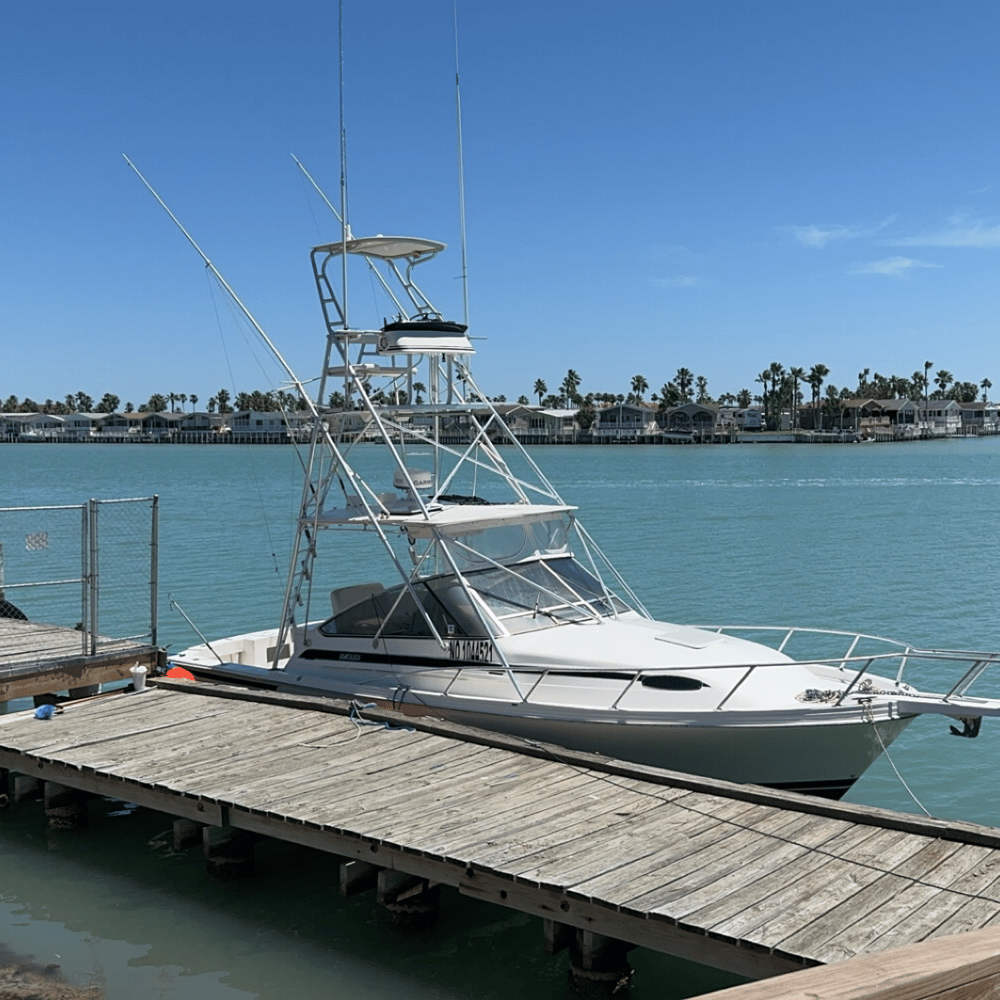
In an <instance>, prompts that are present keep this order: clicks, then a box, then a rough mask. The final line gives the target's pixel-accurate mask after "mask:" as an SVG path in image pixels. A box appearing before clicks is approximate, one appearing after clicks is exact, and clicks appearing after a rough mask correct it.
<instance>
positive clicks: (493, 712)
mask: <svg viewBox="0 0 1000 1000" xmlns="http://www.w3.org/2000/svg"><path fill="white" fill-rule="evenodd" d="M345 237H346V238H345V239H343V240H341V241H340V242H336V243H330V244H326V245H323V246H318V247H316V248H315V249H314V250H313V251H312V262H313V273H314V276H315V280H316V285H317V288H318V291H319V297H320V302H321V304H322V309H323V314H324V318H325V321H326V352H325V358H324V361H323V368H322V372H321V374H320V376H319V379H318V382H317V386H318V391H317V392H316V393H315V395H314V396H313V397H312V399H311V400H310V401H309V402H308V405H309V407H310V409H312V410H313V413H314V423H315V426H314V433H313V437H312V441H311V445H310V448H309V452H308V457H307V458H306V459H305V476H304V480H305V481H304V489H303V493H302V502H301V509H300V513H299V517H298V532H297V536H296V542H295V545H294V551H293V554H292V559H291V569H290V572H289V579H288V585H287V590H286V596H285V602H284V610H283V613H282V616H281V619H280V622H279V624H278V626H277V627H276V628H274V629H272V630H269V631H261V632H253V633H250V634H246V635H238V636H233V637H231V638H225V639H218V640H213V641H211V642H204V643H203V644H201V645H198V646H194V647H192V648H190V649H187V650H184V651H183V652H180V653H177V654H174V655H173V656H172V657H171V662H172V664H174V665H177V666H182V667H185V668H187V669H188V670H190V671H192V672H193V673H194V674H195V675H196V676H200V677H205V676H208V677H213V678H217V679H225V680H227V681H236V682H240V683H245V684H253V685H257V686H263V687H267V688H273V689H277V690H280V691H295V692H309V693H312V694H320V695H335V696H342V697H346V698H353V699H359V700H361V701H362V702H365V703H367V702H375V703H377V704H384V705H390V706H393V707H396V708H400V709H402V710H403V711H405V712H409V713H422V714H433V715H436V716H441V717H444V718H447V719H450V720H453V721H457V722H463V723H468V724H470V725H474V726H479V727H483V728H486V729H491V730H497V731H501V732H504V733H509V734H515V735H518V736H521V737H524V738H525V739H530V740H539V741H545V742H549V743H555V744H559V745H561V746H565V747H571V748H575V749H582V750H588V751H595V752H598V753H601V754H605V755H608V756H612V757H618V758H623V759H626V760H631V761H637V762H640V763H643V764H650V765H656V766H661V767H666V768H671V769H674V770H678V771H684V772H690V773H695V774H700V775H708V776H713V777H718V778H725V779H729V780H733V781H739V782H755V783H758V784H764V785H770V786H775V787H779V788H787V789H794V790H798V791H804V792H811V793H815V794H819V795H825V796H829V797H834V798H836V797H839V796H841V795H843V793H844V792H846V791H847V790H848V789H849V788H850V787H851V784H852V783H853V782H854V781H855V780H856V779H857V778H858V777H859V776H860V775H861V774H862V773H863V772H864V771H865V769H866V768H867V767H868V766H869V765H870V764H871V763H872V762H873V761H874V760H875V759H876V758H877V757H878V756H879V755H880V754H881V753H882V752H883V751H884V749H885V748H886V747H888V745H889V744H890V743H892V741H893V740H894V739H896V737H897V736H899V734H900V733H901V732H902V731H903V730H904V729H905V728H906V726H907V725H908V724H909V723H910V722H911V721H912V720H913V719H914V718H915V717H916V716H917V715H919V714H921V713H936V714H941V715H945V716H950V717H952V718H953V719H956V720H959V722H958V725H957V727H956V726H952V732H953V733H956V734H957V735H963V736H975V735H976V734H977V733H978V731H979V726H980V722H981V720H982V717H983V716H987V715H992V716H995V715H998V714H1000V700H996V699H992V698H978V697H973V696H972V695H971V694H970V693H969V691H970V687H971V686H972V684H973V682H975V681H976V680H977V679H978V678H980V676H981V675H982V674H983V672H984V670H985V669H986V668H987V667H988V666H989V665H990V664H993V663H995V662H996V661H997V659H998V658H1000V657H998V655H997V654H980V653H966V652H946V651H927V650H917V649H913V648H911V647H910V646H908V645H907V644H905V643H900V642H895V641H892V640H886V639H881V638H878V637H875V636H868V635H861V634H847V633H843V632H824V631H816V630H807V629H798V628H781V629H768V628H756V629H754V628H736V627H733V628H727V627H712V628H708V627H703V628H694V627H690V626H686V625H677V624H673V623H670V622H663V621H656V620H654V619H653V618H652V617H651V616H650V615H649V614H648V613H647V612H646V610H645V609H644V608H643V606H642V604H641V603H640V601H639V599H638V598H637V597H636V595H635V594H634V593H633V591H632V590H631V589H630V588H629V587H628V585H627V584H626V583H625V581H624V580H622V579H621V577H620V576H619V575H618V574H617V573H616V572H615V570H614V569H613V568H612V566H611V565H610V563H609V562H608V560H607V559H606V558H605V557H604V556H603V555H602V553H601V552H600V550H599V549H598V548H597V546H596V545H595V543H594V542H593V541H592V539H591V538H590V536H589V535H588V534H587V533H586V531H585V530H584V528H583V527H582V525H581V524H580V522H579V521H578V520H577V518H576V516H575V508H574V507H572V506H570V505H569V504H568V503H566V502H565V501H564V500H563V499H562V497H561V496H560V495H559V493H558V492H557V491H556V489H555V488H554V487H553V486H552V484H551V483H549V482H548V481H547V480H546V478H545V477H544V475H543V474H542V473H541V471H540V470H539V469H538V467H537V466H536V464H535V462H534V461H533V460H532V458H531V456H530V455H529V454H528V453H527V452H526V451H525V449H524V448H522V447H521V445H520V444H519V443H518V441H517V439H516V438H515V437H514V435H513V434H512V433H511V430H510V428H509V427H508V426H507V424H506V423H505V422H504V419H503V418H502V417H501V415H500V414H499V413H498V412H497V410H496V408H495V407H494V406H493V405H492V404H491V403H490V402H489V401H488V400H487V397H486V396H485V394H484V393H482V392H481V391H480V390H479V388H478V387H477V385H476V383H475V381H474V379H473V377H472V372H471V369H470V359H471V357H472V355H473V353H474V351H473V346H472V343H471V341H470V339H469V336H468V332H467V329H466V327H465V325H464V324H461V323H453V322H449V321H447V320H445V319H444V317H443V316H442V314H441V313H440V312H439V311H438V310H437V309H435V308H434V306H433V305H432V304H431V302H430V300H429V299H428V298H427V297H426V296H425V295H424V293H423V292H422V291H421V290H420V289H419V288H418V287H417V285H416V284H415V282H414V280H413V269H414V268H415V267H416V265H418V264H421V263H423V262H425V261H427V260H429V259H430V258H433V257H434V256H436V255H437V254H438V253H439V252H440V251H441V250H443V249H444V245H443V244H441V243H437V242H434V241H432V240H426V239H416V238H410V237H394V236H373V237H369V238H362V239H354V238H351V237H350V236H349V234H346V233H345ZM189 238H190V237H189ZM199 252H200V251H199ZM345 255H347V256H348V257H351V258H362V259H363V260H364V261H366V262H367V264H368V265H369V267H370V268H371V269H372V272H373V273H374V274H376V275H378V281H377V286H378V287H379V288H380V289H381V290H382V291H384V292H385V293H386V295H387V296H388V298H387V302H388V309H387V312H390V313H391V314H393V315H394V318H393V319H392V320H391V321H389V322H385V323H384V324H383V325H382V326H381V328H378V329H354V328H352V327H351V326H350V325H349V322H348V317H347V307H346V292H345V289H346V287H347V283H348V281H347V274H348V264H347V261H346V259H345ZM206 260H207V258H206ZM226 287H227V289H228V286H226ZM335 289H337V291H335ZM237 301H238V300H237ZM268 343H270V342H268ZM279 359H280V356H279ZM282 363H283V362H282ZM296 384H297V385H298V386H299V387H300V389H301V388H302V385H301V383H298V382H297V381H296ZM303 391H304V390H303ZM331 393H339V394H340V396H339V397H337V398H338V399H339V400H340V401H341V404H342V405H340V406H338V408H336V409H331V408H329V407H324V405H323V401H325V400H328V398H329V394H331ZM372 442H378V444H379V445H381V446H382V447H380V448H376V447H375V446H374V445H373V443H372ZM373 451H377V452H378V457H379V458H380V459H381V463H380V464H381V468H382V471H381V473H380V474H378V475H377V476H372V475H370V474H369V475H368V476H367V477H363V476H362V475H361V474H360V473H359V471H358V468H357V467H358V465H359V456H364V458H363V460H361V461H360V464H362V465H364V464H366V463H368V462H370V459H371V456H372V452H373ZM345 532H347V533H351V534H358V533H360V534H361V535H362V536H367V537H368V538H369V539H370V542H371V546H372V548H373V549H376V550H379V551H380V552H382V553H383V554H384V556H385V557H387V558H386V559H385V561H384V572H378V573H376V572H374V571H369V572H370V577H371V578H370V579H362V580H358V581H347V580H338V581H337V583H338V584H339V585H338V586H336V587H335V588H334V589H332V590H330V589H329V588H328V587H324V588H323V589H322V592H321V593H320V592H318V587H319V584H318V583H317V581H318V580H319V579H320V577H321V573H319V572H318V568H319V564H318V563H317V560H318V559H319V558H320V550H321V548H322V543H323V542H324V541H325V540H326V539H327V537H329V536H331V535H332V536H338V535H341V536H342V535H343V533H345ZM317 604H319V605H321V606H322V607H324V608H328V611H326V612H322V611H321V612H320V613H319V614H318V615H317V614H316V613H315V612H312V613H310V610H309V609H310V608H315V607H316V606H317ZM313 617H315V619H316V620H311V619H312V618H313ZM945 668H947V670H948V671H949V674H948V676H949V677H950V679H949V680H948V682H947V685H946V693H943V694H927V693H922V692H921V691H918V690H916V689H915V688H914V687H912V686H911V685H910V684H909V683H907V681H905V680H904V677H903V675H904V672H907V673H908V675H909V676H910V677H914V676H915V677H916V678H918V679H923V678H928V677H929V678H931V683H934V684H941V683H942V681H941V680H940V678H941V677H942V676H944V673H943V671H944V669H945ZM914 671H916V673H914Z"/></svg>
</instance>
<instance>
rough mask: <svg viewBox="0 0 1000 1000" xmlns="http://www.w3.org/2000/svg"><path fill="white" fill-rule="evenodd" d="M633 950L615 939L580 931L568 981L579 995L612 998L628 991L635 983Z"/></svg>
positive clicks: (571, 951) (575, 944)
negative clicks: (631, 960)
mask: <svg viewBox="0 0 1000 1000" xmlns="http://www.w3.org/2000/svg"><path fill="white" fill-rule="evenodd" d="M632 947H633V946H632V945H630V944H627V943H626V942H624V941H617V940H615V938H610V937H605V936H604V935H603V934H595V933H594V932H593V931H585V930H577V932H576V941H575V943H574V944H573V946H572V948H571V949H570V963H569V979H570V983H571V984H572V985H573V987H574V988H575V989H577V990H579V991H580V992H586V993H590V994H592V995H602V996H611V995H613V994H618V993H622V992H623V991H625V990H627V989H628V987H629V983H630V982H631V981H632V972H633V969H632V966H630V965H629V964H628V958H627V955H628V951H629V949H630V948H632Z"/></svg>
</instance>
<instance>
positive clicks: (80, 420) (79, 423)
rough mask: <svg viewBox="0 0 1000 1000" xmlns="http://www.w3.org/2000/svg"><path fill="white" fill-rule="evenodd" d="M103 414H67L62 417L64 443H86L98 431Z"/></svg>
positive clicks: (104, 415)
mask: <svg viewBox="0 0 1000 1000" xmlns="http://www.w3.org/2000/svg"><path fill="white" fill-rule="evenodd" d="M106 416H107V414H105V413H67V414H66V415H65V416H64V417H63V431H62V436H63V438H64V439H65V440H66V441H87V440H89V439H90V438H92V437H94V435H96V434H97V433H98V432H99V431H100V429H101V424H102V423H103V421H104V418H105V417H106Z"/></svg>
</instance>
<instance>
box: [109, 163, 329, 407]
mask: <svg viewBox="0 0 1000 1000" xmlns="http://www.w3.org/2000/svg"><path fill="white" fill-rule="evenodd" d="M122 156H123V157H124V159H125V162H126V163H127V164H128V165H129V166H130V167H131V168H132V169H133V170H134V171H135V175H136V176H137V177H138V178H139V180H141V181H142V183H143V184H144V185H145V186H146V190H147V191H149V193H150V194H151V195H152V196H153V197H154V198H155V199H156V200H157V201H158V202H159V203H160V207H161V208H162V209H163V211H164V212H166V213H167V215H169V216H170V219H171V221H172V222H173V224H174V225H175V226H176V227H177V228H178V229H179V230H180V231H181V232H182V233H183V234H184V238H185V239H186V240H187V241H188V243H190V244H191V246H193V247H194V248H195V250H196V251H197V253H198V256H199V257H201V259H202V260H203V261H204V262H205V266H206V267H207V268H208V269H209V271H211V272H212V276H213V277H214V278H215V280H216V281H218V283H219V284H220V285H221V286H222V287H223V288H224V289H225V291H226V294H228V295H229V297H230V298H231V299H232V300H233V302H235V303H236V305H237V307H238V308H239V310H240V312H242V313H243V315H244V316H245V317H246V318H247V321H248V322H249V323H250V324H251V325H252V326H253V328H254V330H255V331H256V332H257V336H258V337H260V339H261V340H263V341H264V344H265V345H266V346H267V349H268V350H269V351H270V352H271V353H272V354H273V355H274V357H275V359H276V360H277V361H278V364H280V365H281V367H282V368H283V369H284V370H285V374H287V375H288V378H289V381H290V382H291V383H292V384H293V385H294V386H295V388H296V389H297V390H298V392H299V395H300V396H301V397H302V399H303V400H304V401H305V403H306V405H307V407H308V409H309V411H310V413H312V415H313V416H314V417H315V418H316V419H319V411H318V410H317V409H316V406H315V404H314V403H313V401H312V399H311V398H310V396H309V393H307V392H306V387H305V386H304V385H303V384H302V382H301V381H300V380H299V377H298V375H296V374H295V372H294V371H293V370H292V367H291V365H289V364H288V362H287V361H286V360H285V359H284V358H283V357H282V356H281V352H280V351H279V350H278V348H277V347H275V346H274V344H273V343H272V341H271V338H270V337H269V336H268V335H267V334H266V333H265V332H264V328H263V327H262V326H261V325H260V323H258V322H257V320H255V319H254V317H253V314H252V313H251V312H250V310H249V309H247V307H246V306H245V305H244V304H243V303H242V302H241V301H240V297H239V296H238V295H237V294H236V292H234V291H233V289H232V288H231V287H230V285H229V282H228V281H226V279H225V278H223V277H222V274H221V272H220V271H219V269H218V268H217V267H216V266H215V265H214V264H213V263H212V262H211V261H210V260H209V259H208V255H207V254H206V253H205V251H204V250H202V248H201V247H200V246H198V244H197V243H196V242H195V240H194V237H193V236H192V235H191V234H190V233H189V232H188V231H187V230H186V229H185V228H184V227H183V226H182V225H181V222H180V219H178V218H177V216H176V215H174V213H173V212H171V211H170V208H169V207H168V206H167V203H166V202H165V201H164V200H163V199H162V198H161V197H160V196H159V195H158V194H157V193H156V191H155V189H154V188H153V186H152V184H150V183H149V181H147V180H146V178H145V177H143V176H142V174H141V173H140V172H139V168H138V167H137V166H136V165H135V164H134V163H133V162H132V161H131V160H130V159H129V158H128V157H127V156H125V154H124V153H122Z"/></svg>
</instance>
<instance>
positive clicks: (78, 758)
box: [0, 681, 1000, 978]
mask: <svg viewBox="0 0 1000 1000" xmlns="http://www.w3.org/2000/svg"><path fill="white" fill-rule="evenodd" d="M156 684H157V686H156V687H155V688H153V689H152V690H147V691H145V692H141V693H129V694H121V695H114V696H109V697H106V698H100V699H92V700H89V701H87V702H80V703H75V704H74V703H69V704H68V705H67V706H66V708H65V711H64V712H63V714H61V715H56V716H55V717H53V718H52V719H51V720H49V721H39V720H36V719H34V718H33V717H32V716H31V715H30V714H29V713H20V714H17V715H9V716H6V717H0V768H7V769H10V770H11V771H14V772H18V773H21V774H23V775H27V776H28V777H33V778H38V779H41V780H43V781H45V782H55V783H58V784H61V785H64V786H68V787H70V788H78V789H82V790H84V791H87V792H93V793H96V794H102V795H109V796H113V797H115V798H120V799H123V800H126V801H131V802H135V803H137V804H138V805H141V806H147V807H150V808H154V809H158V810H160V811H163V812H166V813H169V814H172V815H174V816H180V817H184V818H186V819H190V820H196V821H198V822H201V823H204V824H208V825H215V826H229V827H232V828H234V829H237V830H245V831H249V832H251V833H254V834H262V835H266V836H271V837H276V838H279V839H283V840H286V841H291V842H295V843H299V844H304V845H307V846H311V847H314V848H316V849H319V850H323V851H327V852H330V853H333V854H336V855H339V856H342V857H344V858H347V859H351V860H361V861H365V862H367V863H369V864H373V865H377V866H379V867H380V868H384V869H392V870H394V871H396V872H404V873H408V874H410V875H413V876H416V877H418V878H422V879H428V880H432V881H433V882H437V883H441V884H444V885H447V886H452V887H455V888H457V889H458V890H459V891H460V892H461V893H464V894H467V895H470V896H473V897H475V898H477V899H482V900H485V901H488V902H492V903H496V904H499V905H502V906H508V907H513V908H515V909H518V910H521V911H523V912H526V913H529V914H533V915H536V916H540V917H543V918H546V919H548V920H550V921H553V922H554V924H555V925H556V926H566V927H574V928H582V929H584V930H588V931H592V932H594V933H596V934H600V935H606V936H608V937H612V938H615V939H618V940H621V941H625V942H629V943H632V944H636V945H640V946H643V947H647V948H652V949H655V950H657V951H661V952H667V953H671V954H677V955H683V956H684V957H685V958H688V959H691V960H693V961H696V962H700V963H702V964H707V965H713V966H716V967H719V968H725V969H729V970H731V971H734V972H738V973H740V974H742V975H746V976H750V977H752V978H763V977H766V976H771V975H776V974H779V973H783V972H788V971H792V970H795V969H801V968H803V967H808V966H814V965H819V964H825V963H830V962H836V961H839V960H842V959H846V958H849V957H852V956H855V955H860V954H870V953H877V952H881V951H885V950H887V949H892V948H896V947H899V946H903V945H908V944H912V943H915V942H919V941H924V940H928V939H934V938H938V937H941V936H945V935H951V934H956V933H960V932H963V931H970V930H976V929H980V928H983V927H986V926H988V925H1000V830H996V829H992V828H989V827H983V826H977V825H973V824H964V823H952V822H943V821H938V820H931V819H923V818H920V817H916V816H910V815H907V814H902V813H893V812H889V811H886V810H880V809H873V808H868V807H863V806H853V805H848V804H844V803H836V802H829V801H825V800H816V799H810V798H807V797H805V796H800V795H795V794H793V793H781V792H775V791H771V790H768V789H762V788H758V787H755V786H741V785H734V784H730V783H728V782H723V781H715V780H711V779H701V778H696V777H692V776H688V775H682V774H677V773H674V772H668V771H661V770H658V769H655V768H648V767H641V766H637V765H632V764H627V763H623V762H618V761H609V760H607V759H605V758H601V757H598V756H596V755H592V754H586V753H577V752H569V751H564V750H560V749H558V748H554V747H545V746H540V745H537V744H531V745H529V744H525V743H523V742H522V741H519V740H518V739H516V738H512V737H507V736H503V735H498V734H494V733H485V732H481V731H479V730H473V729H468V728H466V727H463V726H458V725H454V724H450V723H445V722H441V721H438V720H433V719H427V718H417V719H414V718H408V717H403V716H401V715H397V714H396V713H392V712H384V711H379V710H375V709H364V710H363V711H362V715H363V716H364V719H365V720H366V721H367V722H368V723H377V724H364V723H363V722H361V721H359V720H358V719H357V718H352V717H351V715H350V706H348V705H347V704H345V703H342V702H335V701H332V700H328V699H319V698H309V697H304V696H295V695H284V694H277V693H271V692H249V691H243V690H239V689H234V688H227V687H224V686H221V685H214V684H205V683H199V684H192V683H182V682H174V681H162V682H156Z"/></svg>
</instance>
